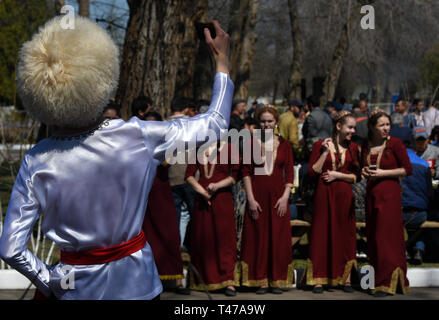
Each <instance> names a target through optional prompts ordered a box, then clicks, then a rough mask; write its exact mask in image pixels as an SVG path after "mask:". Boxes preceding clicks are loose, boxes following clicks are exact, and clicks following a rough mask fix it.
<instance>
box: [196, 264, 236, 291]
mask: <svg viewBox="0 0 439 320" xmlns="http://www.w3.org/2000/svg"><path fill="white" fill-rule="evenodd" d="M190 277H191V284H190V289H191V290H196V291H204V290H206V289H207V290H209V291H213V290H219V289H222V288H225V287H228V286H235V287H238V286H239V278H240V270H239V264H238V263H236V264H235V270H234V271H233V277H234V279H233V280H225V281H222V282H220V283H209V284H206V285H205V286H204V285H202V284H195V282H194V279H195V275H194V273H193V271H192V270H191V272H190Z"/></svg>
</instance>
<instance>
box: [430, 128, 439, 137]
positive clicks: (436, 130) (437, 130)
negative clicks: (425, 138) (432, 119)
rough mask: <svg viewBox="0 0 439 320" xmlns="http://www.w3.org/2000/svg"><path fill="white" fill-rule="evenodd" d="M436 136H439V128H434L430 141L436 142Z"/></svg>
mask: <svg viewBox="0 0 439 320" xmlns="http://www.w3.org/2000/svg"><path fill="white" fill-rule="evenodd" d="M436 136H439V126H434V127H433V129H431V134H430V140H433V141H434V140H435V139H436Z"/></svg>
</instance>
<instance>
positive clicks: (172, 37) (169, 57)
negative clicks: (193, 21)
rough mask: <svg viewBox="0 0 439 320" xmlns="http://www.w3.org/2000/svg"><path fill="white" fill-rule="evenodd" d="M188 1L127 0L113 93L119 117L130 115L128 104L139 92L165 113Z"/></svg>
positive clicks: (172, 90) (172, 82)
mask: <svg viewBox="0 0 439 320" xmlns="http://www.w3.org/2000/svg"><path fill="white" fill-rule="evenodd" d="M190 3H191V1H189V0H184V1H177V0H163V1H154V0H140V1H137V0H128V5H129V9H130V17H129V21H128V27H127V31H126V35H125V42H124V50H123V57H122V68H121V74H120V80H119V88H118V91H117V94H116V102H117V103H119V104H120V105H121V107H122V116H123V118H125V119H127V118H128V117H129V116H130V115H131V110H130V106H131V103H132V101H133V100H134V99H135V97H137V96H139V95H146V96H149V97H151V99H152V100H153V101H154V105H155V106H156V107H157V109H158V111H159V112H160V113H161V114H162V115H163V116H166V115H167V111H168V108H169V105H170V102H171V99H172V97H173V95H174V92H175V82H176V77H177V71H178V67H179V63H180V61H179V57H180V50H181V47H182V42H183V37H184V30H185V28H184V24H183V22H182V19H183V18H182V15H183V14H184V13H185V11H184V10H183V9H184V8H185V7H186V6H188V5H189V4H190Z"/></svg>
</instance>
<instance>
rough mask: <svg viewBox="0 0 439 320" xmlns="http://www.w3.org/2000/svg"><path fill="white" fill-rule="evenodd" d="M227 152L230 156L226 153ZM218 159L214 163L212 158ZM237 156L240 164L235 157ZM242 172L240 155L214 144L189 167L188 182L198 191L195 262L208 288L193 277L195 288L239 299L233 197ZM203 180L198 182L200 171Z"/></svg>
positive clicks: (192, 246) (192, 239)
mask: <svg viewBox="0 0 439 320" xmlns="http://www.w3.org/2000/svg"><path fill="white" fill-rule="evenodd" d="M226 152H227V153H226ZM215 155H216V157H214V158H216V159H215V160H214V161H210V159H212V156H215ZM235 156H236V161H232V158H233V157H235ZM238 169H239V155H238V153H234V154H233V155H232V147H231V145H230V144H228V143H226V142H225V141H221V143H218V144H217V143H216V142H215V143H214V144H212V145H211V146H209V148H208V149H207V150H206V152H205V153H203V163H200V162H199V161H197V163H196V164H189V165H188V166H187V169H186V181H187V183H189V184H190V185H191V186H192V187H193V188H194V190H195V191H196V197H195V203H194V211H193V214H192V217H191V223H192V225H191V234H190V252H191V263H192V264H193V266H194V267H195V269H196V270H197V271H198V273H199V275H200V277H201V279H202V281H203V282H204V284H206V287H205V286H203V285H202V283H199V282H198V281H197V280H198V279H197V277H196V276H195V275H194V274H191V286H190V287H191V289H193V290H205V289H207V290H220V289H223V288H226V290H225V294H226V295H227V296H235V295H236V289H235V286H237V285H239V270H238V261H237V260H238V259H237V248H236V222H235V210H234V202H233V195H232V189H231V186H232V184H234V183H235V180H236V175H237V171H238ZM197 170H198V171H199V173H200V178H199V180H198V181H197V180H196V179H195V173H196V171H197Z"/></svg>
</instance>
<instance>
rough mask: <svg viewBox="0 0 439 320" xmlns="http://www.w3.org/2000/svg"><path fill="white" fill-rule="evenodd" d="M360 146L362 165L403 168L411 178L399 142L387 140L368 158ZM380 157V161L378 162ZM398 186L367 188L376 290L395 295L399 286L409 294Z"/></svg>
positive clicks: (373, 183) (382, 182)
mask: <svg viewBox="0 0 439 320" xmlns="http://www.w3.org/2000/svg"><path fill="white" fill-rule="evenodd" d="M368 150H369V147H368V145H367V144H365V145H364V146H363V150H362V163H363V165H364V166H368V165H370V164H372V165H373V164H377V162H378V164H377V167H378V168H380V169H383V170H390V169H396V168H404V169H405V171H406V173H407V175H411V173H412V166H411V164H410V160H409V157H408V155H407V151H406V148H405V146H404V145H403V143H402V142H401V140H400V139H398V138H394V137H390V138H389V140H388V141H387V147H386V148H385V149H384V150H383V151H382V154H381V156H380V155H378V154H375V155H370V156H369V157H368V155H369V151H368ZM378 158H380V159H378ZM401 201H402V199H401V186H400V183H399V180H398V179H390V178H385V179H378V180H368V182H367V188H366V236H367V245H368V256H369V261H370V264H371V265H372V266H373V268H374V271H375V289H374V290H373V292H375V291H384V292H387V293H390V294H395V293H396V289H397V286H398V284H399V285H400V288H401V289H402V292H403V293H407V292H408V291H409V282H408V279H407V261H406V255H405V251H406V248H405V241H404V226H403V221H402V205H401Z"/></svg>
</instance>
